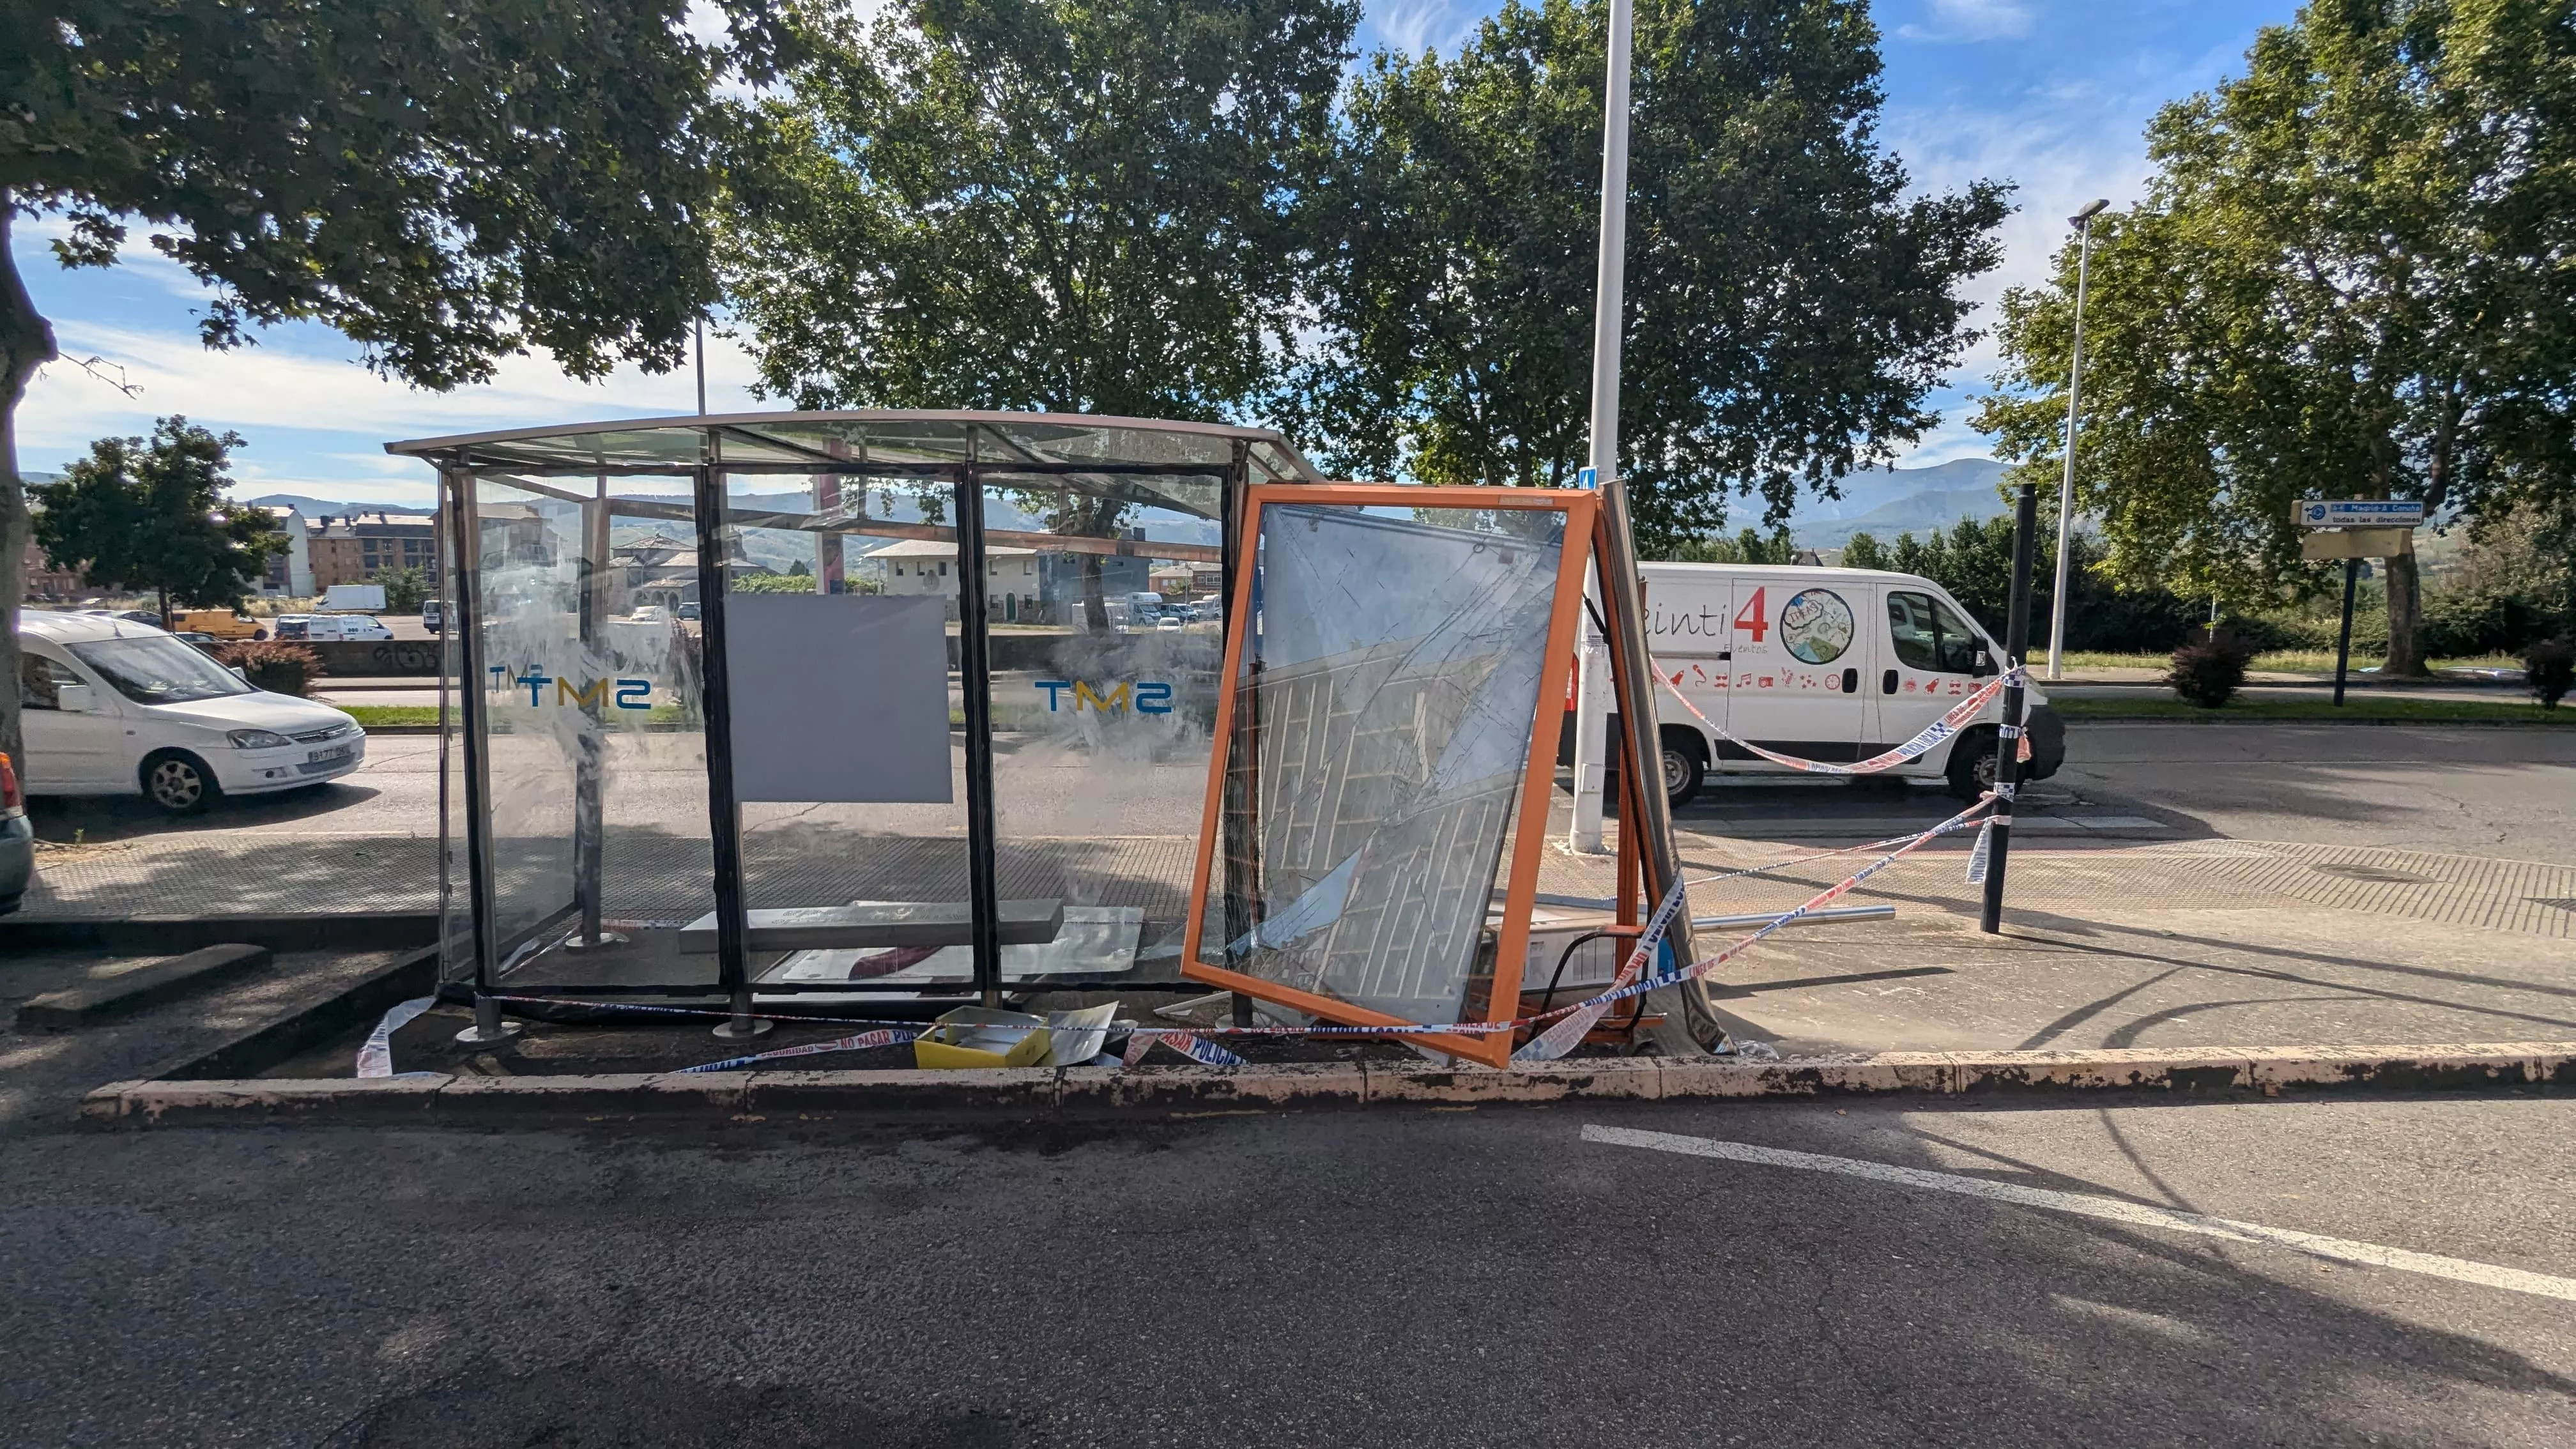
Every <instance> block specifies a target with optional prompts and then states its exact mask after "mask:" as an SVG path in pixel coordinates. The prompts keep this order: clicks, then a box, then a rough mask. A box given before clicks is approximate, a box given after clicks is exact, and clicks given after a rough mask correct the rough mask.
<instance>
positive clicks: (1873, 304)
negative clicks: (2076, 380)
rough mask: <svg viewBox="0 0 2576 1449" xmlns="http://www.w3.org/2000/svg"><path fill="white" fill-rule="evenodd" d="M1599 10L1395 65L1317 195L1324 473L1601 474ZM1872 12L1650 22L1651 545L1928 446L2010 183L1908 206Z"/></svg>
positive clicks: (1311, 403)
mask: <svg viewBox="0 0 2576 1449" xmlns="http://www.w3.org/2000/svg"><path fill="white" fill-rule="evenodd" d="M1607 14H1608V7H1607V6H1606V5H1604V4H1600V3H1590V0H1544V3H1543V4H1542V5H1541V6H1540V7H1539V8H1535V9H1533V8H1531V7H1529V6H1527V5H1524V4H1522V3H1520V0H1508V3H1506V4H1505V5H1504V7H1503V9H1502V10H1501V12H1500V13H1498V14H1496V15H1495V16H1493V17H1492V18H1491V19H1489V20H1487V21H1486V22H1484V23H1483V24H1482V25H1480V26H1479V27H1478V28H1477V30H1476V32H1475V33H1474V35H1473V36H1472V37H1471V38H1470V39H1469V40H1468V41H1467V43H1466V44H1465V46H1464V47H1463V49H1462V50H1461V51H1460V53H1459V54H1458V55H1456V56H1455V57H1452V58H1449V59H1445V60H1444V59H1442V58H1441V57H1440V56H1438V55H1437V54H1434V53H1430V52H1426V53H1424V54H1423V55H1421V56H1419V57H1406V56H1401V55H1380V56H1378V57H1375V58H1374V60H1373V62H1372V64H1371V65H1370V67H1369V68H1368V69H1367V71H1366V72H1365V73H1364V74H1363V75H1361V76H1360V77H1359V79H1358V80H1357V81H1356V82H1355V84H1354V86H1353V88H1352V90H1351V92H1350V96H1349V107H1348V109H1349V136H1348V142H1347V144H1348V151H1349V154H1348V158H1347V160H1346V161H1345V162H1344V163H1343V165H1342V166H1341V167H1340V168H1339V169H1338V171H1337V173H1336V174H1335V176H1334V179H1333V182H1332V185H1331V186H1330V187H1329V188H1328V190H1327V193H1326V200H1327V201H1328V203H1329V205H1330V208H1331V213H1330V217H1329V220H1328V228H1329V233H1328V234H1329V235H1330V236H1331V237H1332V238H1333V239H1334V243H1335V244H1334V246H1333V249H1332V250H1331V252H1330V253H1329V255H1328V256H1327V258H1326V265H1325V267H1324V269H1323V272H1322V274H1321V277H1320V283H1321V295H1320V298H1319V303H1318V305H1319V320H1320V322H1321V323H1322V332H1323V342H1324V347H1325V351H1324V355H1322V356H1321V357H1319V358H1317V359H1315V360H1314V361H1313V362H1312V363H1311V365H1310V366H1308V367H1307V368H1306V369H1305V372H1304V377H1303V381H1304V383H1305V386H1304V387H1303V388H1302V390H1301V391H1300V392H1299V393H1298V394H1297V395H1295V396H1294V397H1293V398H1292V399H1291V400H1290V405H1289V407H1288V408H1287V409H1286V411H1287V412H1289V413H1290V414H1291V416H1292V417H1293V419H1294V420H1295V422H1296V424H1297V426H1298V430H1299V431H1300V432H1301V433H1303V434H1305V435H1307V436H1308V437H1310V438H1311V439H1312V440H1313V441H1314V442H1315V444H1316V445H1317V448H1318V451H1319V453H1321V454H1322V456H1323V457H1325V458H1326V459H1327V460H1328V461H1329V462H1330V463H1331V464H1332V465H1334V466H1336V467H1338V468H1340V469H1343V470H1345V471H1347V472H1349V473H1352V474H1355V475H1361V476H1368V475H1376V476H1391V475H1393V474H1395V473H1397V472H1399V471H1400V472H1402V473H1405V474H1408V475H1410V476H1412V477H1415V478H1417V479H1420V480H1423V481H1428V482H1439V483H1498V484H1512V485H1519V486H1548V485H1554V484H1560V483H1564V482H1568V481H1570V480H1571V478H1572V475H1573V472H1574V470H1575V468H1576V467H1577V466H1579V465H1580V464H1581V462H1582V460H1583V458H1584V456H1585V454H1586V452H1587V451H1588V437H1587V434H1588V417H1589V410H1590V401H1591V385H1590V369H1591V357H1592V343H1591V328H1592V321H1591V319H1592V306H1593V293H1594V274H1593V269H1594V258H1595V240H1594V239H1595V237H1596V235H1597V228H1598V225H1599V215H1600V188H1601V116H1602V93H1601V92H1602V84H1603V78H1604V76H1605V73H1606V70H1607V62H1606V39H1605V37H1606V26H1607ZM1876 42H1877V32H1876V30H1875V27H1874V26H1873V25H1872V24H1871V23H1870V20H1869V17H1868V12H1867V7H1866V6H1865V5H1862V4H1859V3H1856V0H1644V3H1641V4H1640V5H1639V6H1638V7H1637V17H1636V46H1635V63H1634V69H1633V75H1634V84H1635V104H1634V108H1633V118H1632V122H1631V136H1630V152H1631V159H1630V177H1631V182H1630V186H1631V194H1630V197H1629V211H1628V216H1629V220H1628V252H1627V282H1626V289H1625V295H1626V311H1627V318H1626V328H1625V333H1624V341H1623V344H1622V347H1623V359H1624V361H1623V368H1622V373H1623V376H1622V380H1621V388H1620V438H1621V450H1620V470H1621V472H1622V474H1623V475H1624V476H1625V477H1627V478H1628V479H1629V480H1630V487H1631V490H1632V498H1633V500H1634V506H1635V516H1636V520H1637V525H1638V528H1639V532H1640V535H1641V542H1642V543H1643V544H1644V545H1645V546H1646V547H1648V548H1650V549H1664V548H1671V547H1675V546H1679V545H1680V544H1681V543H1682V542H1683V541H1684V540H1686V539H1689V538H1693V537H1697V536H1700V535H1703V534H1706V533H1707V532H1709V531H1710V530H1712V529H1714V528H1715V527H1716V526H1718V525H1719V524H1721V523H1722V522H1724V521H1725V519H1726V514H1727V509H1726V499H1727V496H1728V494H1729V493H1731V492H1736V491H1744V492H1749V493H1758V494H1759V495H1760V496H1761V497H1762V499H1763V501H1764V517H1765V519H1766V520H1768V521H1770V522H1773V523H1777V522H1778V521H1779V520H1780V519H1782V518H1785V517H1786V516H1787V514H1788V512H1789V511H1790V508H1791V507H1792V506H1793V504H1794V502H1795V500H1796V497H1797V495H1798V492H1799V489H1800V488H1801V486H1802V485H1804V486H1810V487H1814V488H1817V489H1819V490H1824V491H1828V492H1830V491H1831V490H1832V488H1833V485H1834V482H1835V480H1837V479H1839V478H1841V477H1843V476H1844V475H1846V474H1848V473H1849V472H1851V471H1852V470H1853V469H1855V468H1859V467H1864V466H1868V465H1870V464H1872V463H1876V462H1881V461H1884V460H1886V459H1888V458H1889V457H1890V456H1891V455H1892V453H1893V450H1894V449H1895V447H1896V446H1897V445H1898V444H1900V443H1902V442H1905V441H1907V440H1910V439H1912V438H1913V437H1915V436H1916V435H1917V434H1918V433H1919V432H1920V430H1921V429H1922V428H1923V427H1925V426H1927V425H1928V424H1929V423H1930V422H1931V421H1932V416H1931V415H1930V414H1929V413H1927V412H1926V411H1925V410H1924V408H1923V406H1922V403H1923V397H1924V394H1925V393H1926V391H1927V390H1928V389H1930V388H1931V387H1932V386H1934V385H1935V384H1936V383H1938V382H1939V381H1940V379H1941V378H1942V376H1943V375H1944V373H1945V372H1946V371H1947V369H1948V368H1949V367H1950V366H1951V365H1952V364H1953V363H1954V362H1955V361H1956V360H1957V358H1958V356H1959V354H1960V352H1961V350H1962V349H1963V348H1964V346H1965V345H1966V344H1967V343H1968V342H1969V341H1970V340H1972V339H1973V337H1974V334H1973V333H1971V332H1969V331H1968V330H1966V328H1965V326H1964V321H1965V318H1966V314H1967V310H1968V305H1969V304H1968V303H1967V302H1966V301H1964V300H1963V299H1962V298H1961V297H1960V296H1959V295H1958V288H1959V285H1960V284H1961V283H1962V282H1964V281H1966V280H1967V279H1969V278H1971V277H1974V276H1976V275H1978V274H1980V273H1982V272H1984V271H1987V270H1988V269H1990V268H1992V267H1993V266H1994V265H1995V264H1996V262H1997V260H1998V256H1999V254H1998V250H1997V247H1996V244H1995V241H1994V239H1993V236H1992V228H1993V227H1994V226H1995V225H1996V224H1997V223H1998V222H1999V221H2000V220H2001V219H2002V217H2003V215H2004V213H2005V210H2006V207H2005V204H2004V188H2002V187H2001V186H1998V185H1995V184H1992V183H1985V182H1980V183H1978V184H1976V185H1973V186H1971V187H1969V188H1968V189H1966V190H1965V191H1963V192H1959V193H1956V194H1948V195H1938V196H1929V197H1922V198H1918V199H1914V200H1910V201H1909V200H1906V199H1905V197H1904V193H1905V191H1906V188H1907V183H1906V178H1905V174H1904V172H1903V171H1902V170H1901V169H1900V168H1899V166H1898V165H1897V163H1896V162H1895V161H1894V160H1893V159H1892V158H1890V157H1888V156H1886V155H1885V154H1884V153H1882V152H1881V151H1880V149H1879V148H1878V144H1877V140H1876V136H1875V133H1874V125H1875V121H1876V116H1877V112H1878V107H1879V104H1880V92H1879V85H1878V76H1879V65H1878V56H1877V49H1876Z"/></svg>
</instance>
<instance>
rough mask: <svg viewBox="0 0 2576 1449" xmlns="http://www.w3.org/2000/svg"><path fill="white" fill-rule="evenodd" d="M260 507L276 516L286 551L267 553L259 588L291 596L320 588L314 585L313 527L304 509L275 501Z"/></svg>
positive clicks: (298, 596)
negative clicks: (266, 569) (284, 539)
mask: <svg viewBox="0 0 2576 1449" xmlns="http://www.w3.org/2000/svg"><path fill="white" fill-rule="evenodd" d="M260 507H261V508H262V509H264V510H265V511H266V512H267V514H268V516H269V517H270V518H271V519H273V520H275V523H276V528H277V531H278V532H280V533H282V534H285V535H286V552H284V553H273V554H270V555H269V556H268V577H266V578H264V579H262V580H261V581H260V590H261V592H263V593H270V594H284V595H286V596H287V597H288V598H292V599H309V598H312V597H313V596H314V595H316V594H318V593H320V592H322V591H321V590H320V589H317V588H315V587H314V586H313V544H312V540H311V537H310V535H311V532H312V529H311V527H310V526H309V525H308V524H307V523H306V522H305V518H304V514H303V511H302V510H300V509H297V508H295V507H293V506H292V505H286V506H281V505H279V504H275V503H266V504H261V505H260Z"/></svg>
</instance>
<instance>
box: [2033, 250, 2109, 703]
mask: <svg viewBox="0 0 2576 1449" xmlns="http://www.w3.org/2000/svg"><path fill="white" fill-rule="evenodd" d="M2110 204H2111V203H2110V202H2108V201H2102V200H2097V201H2094V202H2092V203H2090V204H2089V205H2087V206H2086V207H2085V208H2084V209H2083V210H2082V211H2079V212H2077V213H2075V214H2074V215H2073V216H2070V217H2068V218H2067V219H2066V224H2067V225H2069V226H2072V227H2077V228H2080V229H2081V231H2082V240H2081V241H2079V242H2078V243H2077V245H2076V252H2075V348H2074V352H2073V355H2072V356H2071V357H2069V358H2068V360H2067V366H2066V472H2065V476H2064V477H2062V478H2060V479H2059V480H2058V484H2057V591H2056V594H2055V595H2054V596H2053V597H2052V599H2051V600H2050V603H2049V606H2048V677H2049V678H2050V679H2052V680H2054V679H2059V678H2062V677H2064V669H2065V664H2066V579H2067V572H2068V563H2069V560H2070V559H2071V557H2072V556H2073V554H2074V545H2075V433H2076V429H2077V427H2078V426H2079V423H2078V419H2077V415H2076V401H2077V398H2078V396H2079V395H2080V394H2081V393H2082V391H2083V388H2084V288H2085V283H2086V282H2087V281H2088V280H2090V276H2089V274H2090V273H2091V271H2092V267H2093V218H2095V217H2097V216H2099V215H2101V214H2102V209H2103V208H2104V207H2106V206H2109V205H2110Z"/></svg>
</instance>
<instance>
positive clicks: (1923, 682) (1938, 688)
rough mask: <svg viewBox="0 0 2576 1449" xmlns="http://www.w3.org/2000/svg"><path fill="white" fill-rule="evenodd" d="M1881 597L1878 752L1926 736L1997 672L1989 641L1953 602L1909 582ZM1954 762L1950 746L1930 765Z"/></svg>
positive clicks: (1887, 587)
mask: <svg viewBox="0 0 2576 1449" xmlns="http://www.w3.org/2000/svg"><path fill="white" fill-rule="evenodd" d="M1879 593H1880V598H1881V603H1882V607H1881V608H1880V610H1879V618H1880V621H1881V622H1880V623H1879V625H1878V629H1879V632H1880V634H1881V636H1882V641H1881V642H1882V653H1881V658H1882V659H1883V660H1884V663H1883V664H1882V665H1881V666H1880V668H1879V674H1878V679H1877V681H1876V683H1875V686H1874V688H1873V691H1872V693H1873V702H1874V703H1875V705H1876V706H1877V713H1878V720H1877V726H1876V728H1875V729H1874V730H1873V731H1872V733H1871V738H1872V739H1873V740H1875V741H1876V742H1877V746H1876V747H1877V748H1879V749H1890V748H1893V747H1895V746H1897V745H1899V744H1902V743H1904V742H1905V741H1907V740H1910V739H1912V738H1914V736H1916V735H1917V734H1920V733H1922V731H1923V727H1924V726H1925V725H1928V724H1930V723H1932V721H1934V720H1936V719H1939V718H1940V717H1941V716H1942V715H1943V714H1944V713H1946V712H1947V711H1948V710H1949V708H1950V707H1951V706H1952V705H1954V704H1957V703H1958V702H1959V701H1960V700H1961V699H1962V698H1964V697H1966V696H1967V695H1968V694H1970V693H1972V692H1974V691H1975V689H1976V688H1977V684H1978V681H1979V680H1980V679H1981V678H1983V677H1984V676H1986V675H1990V674H1993V673H1994V672H1995V668H1994V664H1993V661H1992V659H1991V658H1989V657H1988V656H1987V655H1986V641H1985V637H1984V636H1983V635H1982V634H1980V633H1978V632H1977V629H1976V626H1975V625H1973V624H1971V623H1969V622H1968V620H1967V619H1966V618H1965V617H1964V616H1962V615H1961V614H1960V612H1959V610H1958V609H1957V608H1956V607H1954V606H1953V605H1952V604H1951V603H1950V601H1949V600H1947V599H1945V598H1943V597H1941V596H1940V595H1939V594H1937V593H1934V592H1932V591H1930V590H1928V589H1924V588H1920V587H1915V588H1909V587H1907V586H1905V585H1903V584H1886V585H1882V586H1881V587H1880V590H1879ZM1980 659H1985V660H1986V662H1985V663H1983V664H1980V663H1979V662H1978V661H1979V660H1980ZM1948 758H1949V752H1948V750H1947V749H1946V748H1944V749H1938V750H1934V751H1933V752H1932V753H1931V754H1929V755H1926V756H1924V763H1926V764H1927V765H1934V766H1937V765H1940V764H1942V763H1944V762H1945V761H1946V760H1947V759H1948Z"/></svg>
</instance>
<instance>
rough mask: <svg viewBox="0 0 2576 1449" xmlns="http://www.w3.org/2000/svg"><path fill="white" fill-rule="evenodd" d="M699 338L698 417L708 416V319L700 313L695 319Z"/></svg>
mask: <svg viewBox="0 0 2576 1449" xmlns="http://www.w3.org/2000/svg"><path fill="white" fill-rule="evenodd" d="M695 325H696V331H697V338H698V416H699V417H705V416H706V415H707V319H706V315H705V314H704V313H700V314H699V315H698V316H697V318H696V319H695Z"/></svg>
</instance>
